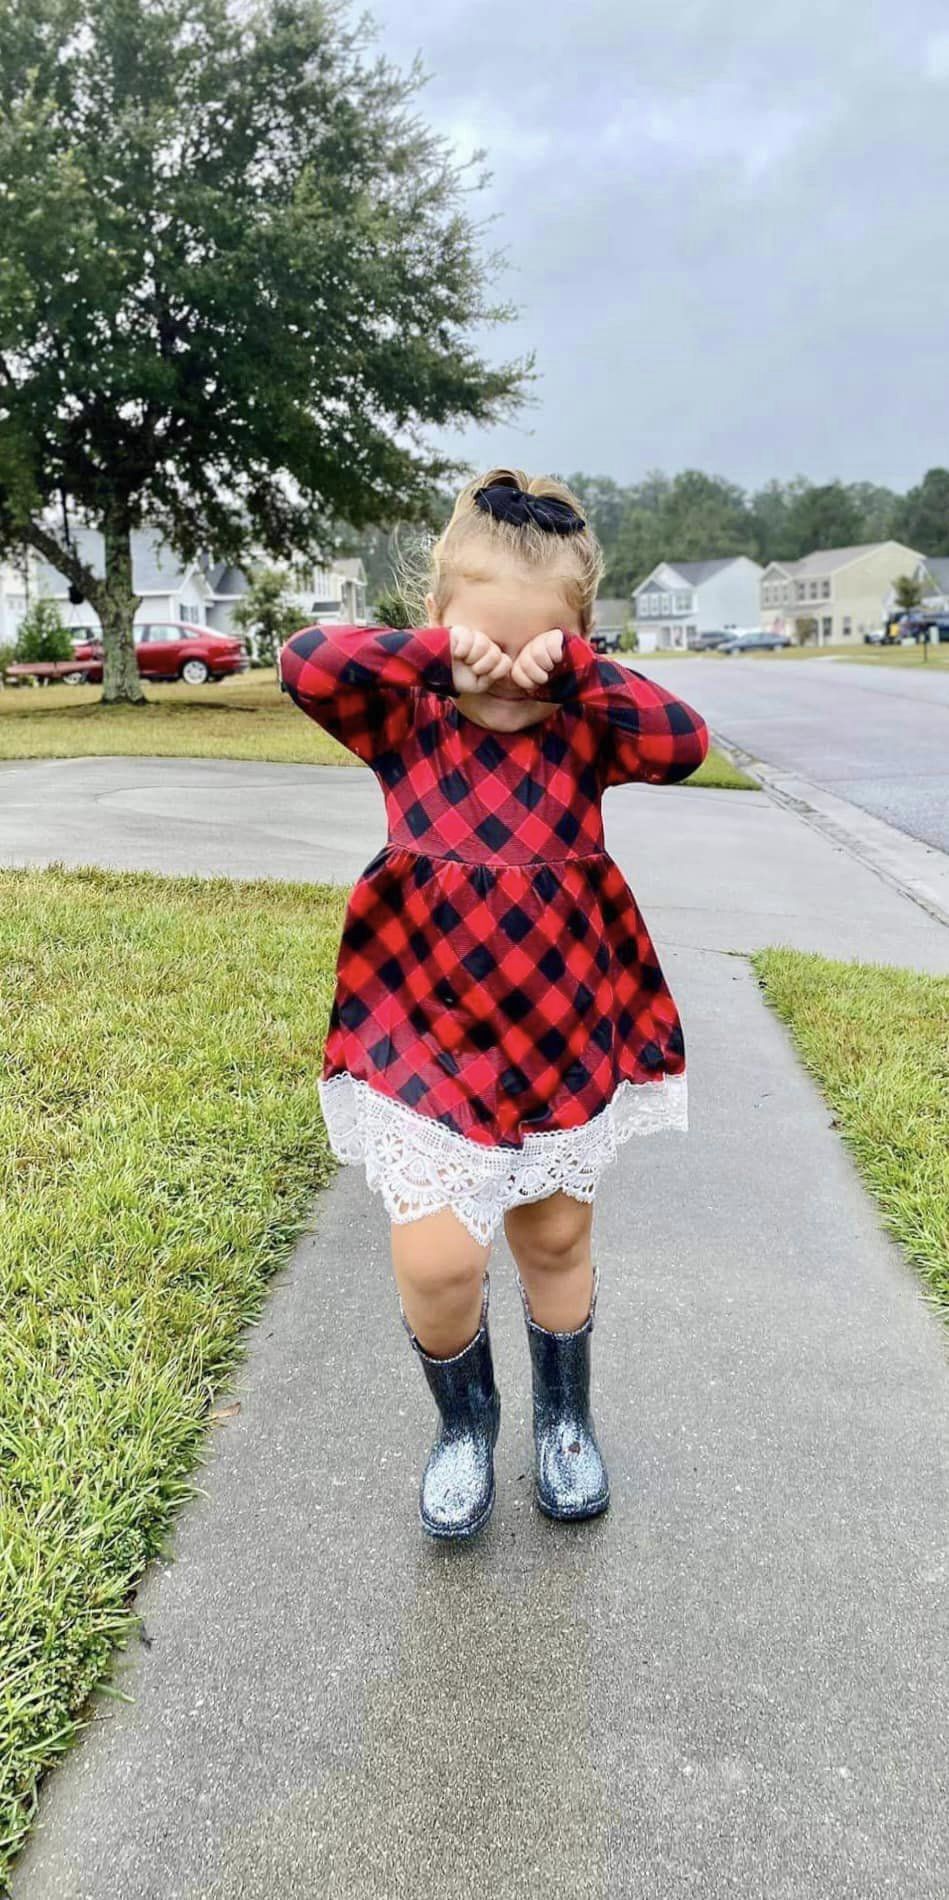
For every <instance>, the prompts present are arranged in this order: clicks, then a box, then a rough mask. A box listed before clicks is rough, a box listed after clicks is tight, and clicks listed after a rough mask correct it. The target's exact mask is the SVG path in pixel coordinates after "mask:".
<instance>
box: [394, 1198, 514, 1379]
mask: <svg viewBox="0 0 949 1900" xmlns="http://www.w3.org/2000/svg"><path fill="white" fill-rule="evenodd" d="M490 1252H491V1249H490V1247H482V1246H481V1245H480V1244H479V1242H478V1241H476V1240H475V1239H474V1238H473V1236H472V1235H471V1234H469V1232H468V1230H467V1228H466V1227H463V1226H462V1224H461V1222H460V1221H459V1220H458V1219H457V1218H456V1216H455V1215H454V1214H453V1213H452V1212H451V1210H450V1208H447V1207H445V1208H440V1209H439V1211H438V1213H437V1214H426V1215H424V1216H423V1217H422V1219H421V1220H413V1221H406V1222H405V1223H404V1224H403V1225H397V1224H396V1223H395V1222H393V1224H392V1266H393V1270H394V1272H395V1279H396V1285H397V1286H398V1289H399V1298H400V1299H401V1302H402V1311H403V1312H404V1314H405V1317H406V1321H407V1322H408V1324H409V1326H410V1327H411V1328H412V1331H413V1333H414V1334H415V1336H416V1338H417V1339H418V1342H419V1345H420V1346H421V1347H422V1350H423V1352H427V1353H430V1354H431V1355H432V1356H433V1357H434V1358H438V1359H447V1358H449V1357H450V1356H451V1355H452V1354H453V1353H456V1352H461V1350H462V1348H463V1347H464V1346H467V1345H468V1344H469V1343H470V1341H471V1340H472V1339H473V1338H474V1336H475V1334H476V1332H477V1331H478V1327H479V1325H480V1323H481V1303H482V1298H483V1287H484V1275H485V1271H486V1269H487V1265H488V1259H489V1256H490Z"/></svg>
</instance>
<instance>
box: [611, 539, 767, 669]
mask: <svg viewBox="0 0 949 1900" xmlns="http://www.w3.org/2000/svg"><path fill="white" fill-rule="evenodd" d="M760 580H761V567H760V566H759V563H758V562H757V561H752V560H751V559H750V558H749V556H748V555H747V554H734V555H728V556H726V557H725V558H724V559H723V560H718V561H660V563H659V565H658V567H654V568H653V570H652V573H651V574H647V575H646V578H645V580H643V581H640V583H639V585H638V587H636V588H634V590H633V608H634V615H635V620H636V632H637V637H638V640H639V648H640V651H641V652H643V653H651V652H654V651H655V650H656V648H662V647H689V646H694V645H695V643H696V641H697V639H698V636H699V634H700V633H714V632H719V631H721V630H723V629H724V630H727V629H729V628H732V627H740V628H746V627H757V626H758V624H759V622H758V600H759V583H760Z"/></svg>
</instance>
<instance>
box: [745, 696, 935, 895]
mask: <svg viewBox="0 0 949 1900" xmlns="http://www.w3.org/2000/svg"><path fill="white" fill-rule="evenodd" d="M712 737H713V739H714V743H715V744H716V746H718V748H719V750H720V751H722V752H724V753H725V755H726V757H728V758H730V759H731V760H732V762H733V764H735V765H739V766H741V768H742V770H743V771H745V772H747V773H748V775H749V777H750V778H753V779H756V780H757V782H758V784H759V785H760V786H761V789H762V791H763V792H766V793H767V794H768V797H769V798H771V799H773V800H774V803H775V804H776V805H783V806H784V807H785V809H786V810H788V811H793V812H796V813H797V816H798V817H799V818H801V819H803V821H804V823H805V824H807V825H810V826H811V827H812V829H813V830H815V831H820V832H823V834H824V836H825V837H827V838H831V839H833V841H834V843H835V844H838V845H840V846H841V847H842V848H843V850H845V851H849V852H850V854H851V856H852V857H855V858H859V859H860V860H861V862H862V863H864V864H866V865H867V866H868V867H869V869H870V870H871V871H875V872H876V875H877V877H879V878H882V880H883V882H884V883H885V884H889V885H890V886H891V887H892V888H893V889H894V890H897V891H899V892H900V893H901V895H902V896H903V897H908V898H909V900H910V902H911V903H913V904H916V905H918V906H919V908H920V910H924V911H925V912H926V914H927V916H929V917H932V918H934V919H935V921H936V923H938V924H944V925H946V926H947V927H949V857H947V856H946V854H945V852H943V851H939V850H937V848H936V846H935V845H928V844H923V843H922V842H921V841H920V840H919V839H917V838H911V837H909V836H908V835H907V833H906V832H905V831H899V830H898V829H897V827H896V826H895V825H888V824H886V823H884V821H883V819H882V818H874V817H872V816H871V814H870V813H869V812H865V811H862V810H861V809H860V807H859V806H858V805H851V804H850V803H849V802H848V800H847V799H845V798H838V797H837V796H836V794H835V793H833V792H827V791H825V790H824V789H823V787H822V786H820V785H815V784H814V783H813V782H812V780H811V779H806V778H800V777H798V776H797V775H796V774H794V773H792V772H782V771H779V770H778V769H777V768H775V767H774V766H770V765H766V764H765V763H764V761H763V760H761V759H758V758H755V757H754V755H753V754H752V753H750V752H746V751H745V750H744V748H743V747H742V746H739V745H735V744H734V742H733V741H732V740H730V739H723V738H722V736H721V734H720V733H718V732H715V733H713V735H712Z"/></svg>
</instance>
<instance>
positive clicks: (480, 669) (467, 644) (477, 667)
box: [448, 627, 511, 693]
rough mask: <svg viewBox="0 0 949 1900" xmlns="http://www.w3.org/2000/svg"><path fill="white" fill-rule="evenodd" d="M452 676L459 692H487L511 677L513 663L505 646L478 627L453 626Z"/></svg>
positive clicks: (450, 628) (449, 630)
mask: <svg viewBox="0 0 949 1900" xmlns="http://www.w3.org/2000/svg"><path fill="white" fill-rule="evenodd" d="M448 632H449V635H450V638H451V677H452V681H453V683H454V688H455V692H456V693H486V692H487V691H488V688H489V687H491V686H495V685H496V684H497V682H498V680H503V679H507V676H508V674H509V673H510V671H511V662H510V660H509V659H508V656H507V654H506V653H505V652H504V651H503V649H502V648H501V647H499V646H497V645H496V643H495V642H494V641H493V640H489V639H488V636H487V634H486V633H478V632H477V630H476V629H475V628H474V627H449V629H448Z"/></svg>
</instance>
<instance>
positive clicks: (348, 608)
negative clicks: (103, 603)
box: [0, 527, 366, 640]
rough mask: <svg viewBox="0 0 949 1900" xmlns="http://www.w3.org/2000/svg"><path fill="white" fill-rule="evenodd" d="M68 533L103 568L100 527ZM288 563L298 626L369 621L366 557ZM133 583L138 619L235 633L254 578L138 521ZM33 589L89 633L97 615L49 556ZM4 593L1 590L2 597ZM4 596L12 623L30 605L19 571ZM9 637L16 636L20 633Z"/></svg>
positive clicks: (38, 566) (265, 561)
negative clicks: (180, 551) (190, 556)
mask: <svg viewBox="0 0 949 1900" xmlns="http://www.w3.org/2000/svg"><path fill="white" fill-rule="evenodd" d="M71 539H72V541H73V544H74V545H75V547H76V550H77V552H78V554H79V555H80V557H81V559H82V560H83V561H85V562H86V564H87V565H88V566H89V567H91V568H92V570H93V572H94V573H97V574H104V572H105V567H104V562H103V541H102V535H101V533H100V532H99V530H98V528H87V527H73V528H72V530H71ZM257 560H259V561H260V563H261V564H262V565H265V566H271V565H275V566H283V565H284V564H283V563H280V562H276V563H275V562H271V560H270V559H269V557H268V556H267V555H265V554H259V555H258V554H254V555H251V556H250V557H249V559H248V566H253V565H254V564H255V562H256V561H257ZM286 566H287V572H288V574H289V575H290V576H291V577H292V578H291V584H290V589H289V591H290V594H291V598H292V599H293V600H294V601H295V602H296V604H297V605H298V607H299V612H300V624H301V626H302V625H303V624H304V622H305V621H307V620H316V619H321V620H334V621H336V622H338V623H342V624H344V625H358V624H359V623H360V622H361V621H364V620H365V617H366V573H365V569H364V567H363V564H362V561H361V560H358V559H355V560H353V559H348V558H347V559H345V560H340V559H332V560H331V561H329V562H328V563H327V564H326V565H325V566H322V567H318V566H314V565H313V564H312V563H311V562H307V561H303V562H296V563H293V562H291V563H287V564H286ZM132 585H133V587H134V589H135V592H136V594H138V595H139V596H140V605H139V607H138V608H137V610H136V613H135V624H136V626H144V625H147V624H148V623H150V622H152V621H156V620H174V621H182V620H184V621H191V622H192V623H193V624H194V625H197V626H201V627H211V628H213V630H214V631H215V632H216V633H230V632H231V630H232V625H233V613H234V608H235V606H236V604H237V602H238V601H239V600H240V598H241V596H242V595H243V594H246V592H247V588H248V585H249V582H248V577H247V574H246V573H245V571H244V569H243V568H242V567H237V566H234V565H232V564H231V563H229V562H226V561H213V560H212V559H211V557H210V556H209V555H207V554H202V555H199V556H198V558H197V559H196V560H194V561H182V560H180V559H179V557H178V556H177V555H176V554H175V553H174V552H173V551H172V549H171V548H170V547H169V546H168V544H167V542H165V541H163V540H162V539H161V537H160V536H159V535H158V534H157V533H156V532H155V531H154V530H152V529H150V528H136V529H134V530H133V533H132ZM30 594H31V597H32V598H35V596H36V595H37V594H46V595H48V596H49V597H50V598H51V599H52V600H55V601H57V602H58V603H59V606H60V611H61V614H62V619H63V621H64V623H65V625H66V626H68V627H69V629H70V631H75V632H83V633H85V632H86V631H87V630H92V629H96V630H97V629H98V626H99V617H98V615H97V614H96V613H95V611H94V609H93V608H92V607H91V606H90V605H89V603H88V601H83V602H82V603H81V604H80V605H78V606H74V605H73V604H72V602H71V601H70V598H69V585H68V582H67V581H66V579H65V578H64V576H63V575H62V574H60V573H59V572H58V570H57V569H56V568H54V567H52V566H51V565H50V563H49V562H48V561H45V560H42V559H39V558H36V559H35V561H34V566H33V574H32V587H31V589H30ZM2 599H3V595H2V593H0V603H2ZM7 599H8V601H9V602H10V603H11V606H10V612H9V615H8V618H10V619H11V624H12V618H13V616H14V615H18V617H19V619H22V617H23V613H24V612H25V609H26V598H25V588H24V582H23V579H22V577H21V578H20V581H19V585H18V587H15V586H13V585H12V583H11V590H10V592H9V594H8V595H7ZM2 629H3V619H2V617H0V639H2V638H3V637H4V635H3V631H2ZM7 637H8V638H10V639H11V640H12V639H14V638H15V637H16V636H15V632H13V633H11V634H9V635H8V636H7Z"/></svg>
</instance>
